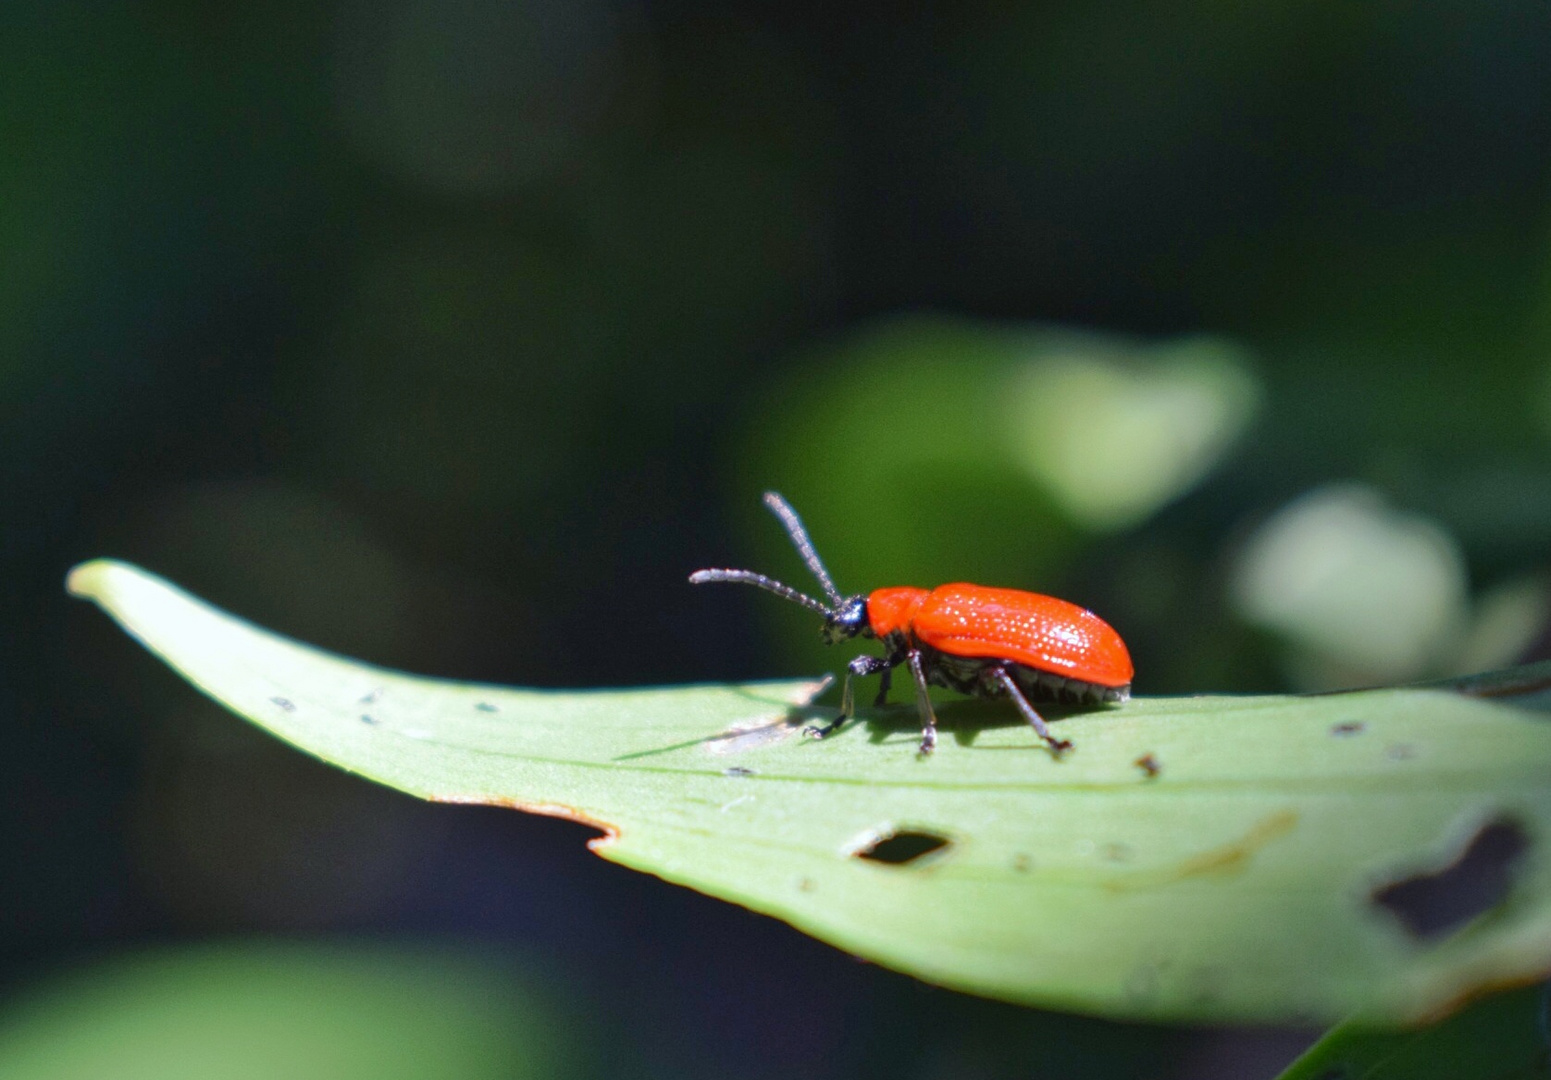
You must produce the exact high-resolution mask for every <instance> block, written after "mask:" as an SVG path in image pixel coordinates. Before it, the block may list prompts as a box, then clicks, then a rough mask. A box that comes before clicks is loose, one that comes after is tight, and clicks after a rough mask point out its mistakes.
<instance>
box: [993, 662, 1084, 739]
mask: <svg viewBox="0 0 1551 1080" xmlns="http://www.w3.org/2000/svg"><path fill="white" fill-rule="evenodd" d="M986 674H987V675H989V676H990V677H991V678H992V679H993V680H994V681H995V682H996V683H997V684H999V685H1000V686H1001V688H1002V689H1003V690H1005V691H1006V692H1007V696H1008V697H1010V698H1012V703H1013V704H1014V705H1016V706H1017V707H1018V711H1019V712H1021V713H1022V714H1023V718H1024V719H1025V720H1027V721H1028V722H1029V726H1030V727H1032V728H1033V729H1034V730H1035V732H1036V733H1037V734H1038V735H1039V737H1040V738H1041V739H1044V740H1045V742H1047V743H1049V744H1050V749H1051V752H1052V753H1054V754H1055V755H1056V756H1057V757H1060V756H1061V751H1063V750H1070V749H1071V748H1072V744H1071V741H1070V740H1068V739H1058V738H1056V737H1055V736H1054V735H1052V734H1050V729H1049V728H1048V727H1046V726H1045V720H1044V718H1043V717H1042V716H1040V715H1039V713H1037V712H1035V711H1034V706H1032V705H1030V704H1029V699H1028V698H1026V697H1024V696H1023V691H1022V690H1020V689H1019V688H1018V683H1017V681H1016V680H1014V679H1013V677H1012V676H1011V675H1009V674H1008V673H1007V669H1006V668H1003V667H995V668H991V669H990V670H988V671H987V672H986Z"/></svg>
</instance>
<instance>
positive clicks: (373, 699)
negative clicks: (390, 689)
mask: <svg viewBox="0 0 1551 1080" xmlns="http://www.w3.org/2000/svg"><path fill="white" fill-rule="evenodd" d="M381 697H382V687H380V686H379V687H378V688H377V689H375V690H373V691H372V692H371V693H370V694H366V695H363V696H362V698H361V704H362V705H375V704H377V701H378V699H379V698H381Z"/></svg>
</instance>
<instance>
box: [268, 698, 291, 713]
mask: <svg viewBox="0 0 1551 1080" xmlns="http://www.w3.org/2000/svg"><path fill="white" fill-rule="evenodd" d="M269 700H270V701H273V702H274V703H275V704H276V705H278V706H280V707H281V708H282V709H284V710H285V711H286V712H295V711H296V702H294V701H292V700H291V699H290V698H283V697H272V698H270V699H269Z"/></svg>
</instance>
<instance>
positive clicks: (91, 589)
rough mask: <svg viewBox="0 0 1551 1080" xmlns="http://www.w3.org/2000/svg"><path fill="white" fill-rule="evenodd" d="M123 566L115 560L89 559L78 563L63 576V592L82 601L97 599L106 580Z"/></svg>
mask: <svg viewBox="0 0 1551 1080" xmlns="http://www.w3.org/2000/svg"><path fill="white" fill-rule="evenodd" d="M123 566H124V564H123V563H121V562H119V561H118V560H117V559H91V560H89V561H87V562H83V563H80V564H78V565H77V566H74V567H72V568H71V570H70V573H68V574H66V575H65V591H66V592H67V593H69V594H70V595H71V596H76V597H79V598H81V599H82V600H96V599H99V598H100V597H101V596H102V593H103V589H104V586H105V585H106V584H107V578H108V577H109V576H111V575H112V574H113V572H114V571H116V570H118V569H120V568H122V567H123Z"/></svg>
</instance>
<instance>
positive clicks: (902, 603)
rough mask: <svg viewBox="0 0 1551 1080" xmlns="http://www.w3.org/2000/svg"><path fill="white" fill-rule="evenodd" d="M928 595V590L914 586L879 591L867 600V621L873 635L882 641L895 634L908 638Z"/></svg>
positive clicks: (901, 586)
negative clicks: (911, 625)
mask: <svg viewBox="0 0 1551 1080" xmlns="http://www.w3.org/2000/svg"><path fill="white" fill-rule="evenodd" d="M927 595H928V593H927V590H925V589H918V588H916V587H915V586H913V585H900V586H896V587H894V588H890V589H878V590H877V591H876V592H874V593H873V594H872V595H871V596H869V597H868V598H867V619H868V622H869V623H870V624H871V626H872V632H873V634H874V635H876V636H877V637H879V638H882V639H887V638H888V637H890V636H891V635H894V634H903V635H907V636H908V635H909V633H910V624H911V622H912V621H913V620H914V619H915V617H916V612H917V611H919V610H920V609H921V604H922V603H923V602H924V601H925V600H926V597H927Z"/></svg>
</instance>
